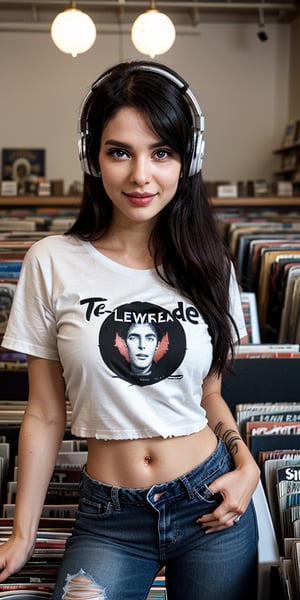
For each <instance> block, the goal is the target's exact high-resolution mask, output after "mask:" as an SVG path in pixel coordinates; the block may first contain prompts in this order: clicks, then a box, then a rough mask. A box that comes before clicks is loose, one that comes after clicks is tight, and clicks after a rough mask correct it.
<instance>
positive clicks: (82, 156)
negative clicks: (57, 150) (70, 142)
mask: <svg viewBox="0 0 300 600" xmlns="http://www.w3.org/2000/svg"><path fill="white" fill-rule="evenodd" d="M87 144H88V138H87V134H85V133H81V135H80V138H79V140H78V155H79V160H80V164H81V169H82V171H84V173H87V174H88V175H92V176H93V177H101V173H100V169H99V168H98V169H95V167H94V165H93V164H92V162H91V161H90V160H89V153H88V150H87Z"/></svg>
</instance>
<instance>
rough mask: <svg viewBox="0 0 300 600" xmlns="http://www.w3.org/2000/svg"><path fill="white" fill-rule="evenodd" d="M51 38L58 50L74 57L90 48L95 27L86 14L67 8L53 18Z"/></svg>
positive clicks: (93, 38) (94, 35)
mask: <svg viewBox="0 0 300 600" xmlns="http://www.w3.org/2000/svg"><path fill="white" fill-rule="evenodd" d="M51 37H52V40H53V42H54V44H55V45H56V46H57V47H58V48H59V50H61V51H62V52H66V53H67V54H72V56H74V57H75V56H77V54H81V53H82V52H86V51H87V50H89V49H90V48H91V47H92V45H93V43H94V42H95V39H96V26H95V23H94V22H93V21H92V19H91V18H90V17H89V16H88V15H87V14H85V13H83V12H82V11H81V10H78V9H77V8H69V9H67V10H65V11H64V12H62V13H59V14H58V15H57V16H56V17H55V19H54V21H53V22H52V25H51Z"/></svg>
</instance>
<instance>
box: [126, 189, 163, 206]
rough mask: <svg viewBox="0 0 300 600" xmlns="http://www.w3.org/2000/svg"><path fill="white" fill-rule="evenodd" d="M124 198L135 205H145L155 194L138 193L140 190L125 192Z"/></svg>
mask: <svg viewBox="0 0 300 600" xmlns="http://www.w3.org/2000/svg"><path fill="white" fill-rule="evenodd" d="M125 196H126V198H128V200H129V201H130V202H131V203H132V204H135V205H136V206H147V205H148V204H150V202H151V200H153V198H155V196H156V194H149V193H146V192H144V193H140V192H131V193H130V194H126V193H125Z"/></svg>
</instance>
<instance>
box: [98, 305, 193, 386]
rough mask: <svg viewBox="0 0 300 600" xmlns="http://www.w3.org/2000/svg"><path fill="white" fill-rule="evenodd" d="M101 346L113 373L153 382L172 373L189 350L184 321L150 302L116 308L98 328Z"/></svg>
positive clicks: (136, 381) (133, 381) (133, 380)
mask: <svg viewBox="0 0 300 600" xmlns="http://www.w3.org/2000/svg"><path fill="white" fill-rule="evenodd" d="M99 349H100V353H101V356H102V358H103V360H104V362H105V363H106V365H107V366H108V367H109V368H110V369H111V371H113V373H114V375H116V376H117V377H120V378H121V379H125V381H128V382H129V383H131V384H136V385H140V386H144V385H151V384H153V383H156V382H158V381H161V380H162V379H166V378H167V377H170V375H172V373H174V371H176V369H178V367H179V365H180V364H181V362H182V360H183V358H184V355H185V352H186V337H185V332H184V329H183V327H182V325H181V324H180V323H179V321H178V320H177V319H176V318H175V317H174V316H173V315H172V313H171V312H169V311H168V310H166V309H165V308H162V307H161V306H157V305H155V304H152V303H148V302H132V303H130V304H123V305H121V306H119V307H118V308H116V309H115V310H114V311H113V312H112V313H111V314H110V315H109V316H108V317H107V318H106V319H105V321H104V323H103V324H102V326H101V328H100V332H99Z"/></svg>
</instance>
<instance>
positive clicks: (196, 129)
mask: <svg viewBox="0 0 300 600" xmlns="http://www.w3.org/2000/svg"><path fill="white" fill-rule="evenodd" d="M134 70H137V71H138V70H141V71H151V72H152V73H157V74H158V75H161V76H163V77H166V78H167V79H169V80H170V81H172V82H173V83H174V84H175V85H176V86H177V87H178V88H179V90H180V92H181V93H182V95H183V97H184V98H185V100H186V102H187V104H188V107H189V109H190V113H191V115H192V119H193V125H192V144H191V161H190V165H189V172H188V176H189V177H192V175H195V174H196V173H200V171H201V168H202V162H203V157H204V148H205V141H204V139H203V132H204V116H203V114H202V111H201V108H200V106H199V104H198V102H197V100H196V97H195V96H194V94H193V92H192V91H191V90H190V88H189V85H188V83H187V82H186V81H185V80H184V79H182V78H181V77H180V76H179V75H178V74H177V73H175V71H172V70H171V69H169V68H168V67H165V66H162V65H155V64H153V65H152V64H146V63H145V64H143V63H141V64H138V63H136V64H135V65H134ZM110 74H111V71H108V72H106V73H104V75H100V77H99V78H98V79H96V81H94V83H93V84H92V86H91V89H90V91H89V92H88V94H87V95H86V97H85V99H84V101H83V103H82V107H81V111H80V115H79V119H78V131H79V133H80V139H79V141H78V152H79V159H80V163H81V168H82V170H83V171H84V172H85V173H87V174H88V175H93V177H100V171H99V168H98V169H97V168H95V166H94V164H93V161H92V159H91V157H90V156H89V151H88V137H89V134H90V131H89V121H88V116H89V99H90V97H91V95H92V94H93V93H94V92H95V90H97V89H98V88H99V87H100V86H101V85H102V83H103V82H104V81H105V80H106V79H107V78H108V77H109V76H110Z"/></svg>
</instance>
